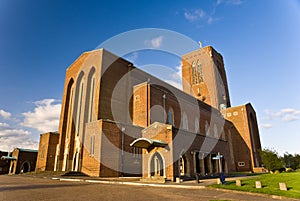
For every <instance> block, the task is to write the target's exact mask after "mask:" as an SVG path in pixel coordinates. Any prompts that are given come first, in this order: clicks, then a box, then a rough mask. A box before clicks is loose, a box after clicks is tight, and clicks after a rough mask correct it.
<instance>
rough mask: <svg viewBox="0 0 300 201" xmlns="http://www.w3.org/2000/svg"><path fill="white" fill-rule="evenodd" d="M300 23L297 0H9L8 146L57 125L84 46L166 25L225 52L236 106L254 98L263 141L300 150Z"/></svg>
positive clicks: (0, 82)
mask: <svg viewBox="0 0 300 201" xmlns="http://www.w3.org/2000/svg"><path fill="white" fill-rule="evenodd" d="M299 25H300V1H296V0H278V1H276V3H274V1H272V0H264V1H261V0H251V1H250V0H197V1H194V0H192V1H183V0H182V1H177V0H175V1H174V0H173V1H167V0H166V1H158V0H153V1H127V2H125V1H113V0H112V1H108V0H107V1H63V0H62V1H58V0H57V1H55V0H54V1H50V0H48V1H47V0H22V1H17V0H2V1H1V2H0V150H8V149H9V150H11V149H12V148H13V147H15V146H19V147H24V148H37V143H38V139H39V134H40V133H42V132H46V131H49V130H50V131H52V130H57V124H58V119H59V112H60V100H61V97H62V93H63V84H64V77H65V71H66V69H67V67H68V66H69V65H70V64H71V63H72V62H73V61H74V60H75V59H76V58H77V57H78V56H79V55H80V54H81V53H82V52H84V51H88V50H93V49H95V48H96V47H98V46H99V45H100V44H101V43H103V42H104V41H106V40H108V39H110V38H111V37H113V36H116V35H118V34H121V33H124V32H127V31H130V30H134V29H142V28H160V29H168V30H171V31H175V32H178V33H180V34H183V35H185V36H187V37H189V38H191V39H192V40H194V41H202V42H203V45H204V46H206V45H212V46H213V47H214V48H215V49H216V50H217V51H219V52H220V53H221V54H222V55H223V57H224V61H225V67H226V71H227V78H228V82H229V88H230V98H231V102H232V105H241V104H244V103H247V102H251V103H252V105H253V106H254V108H255V109H256V112H257V116H258V121H259V127H260V135H261V141H262V146H263V147H268V148H274V149H275V150H277V151H278V152H279V153H281V154H282V153H284V152H286V151H287V152H289V153H300V150H299V148H298V147H299V146H298V142H299V130H300V105H299V103H300V94H299V91H300V79H299V75H300V70H299V69H300V68H299V67H300V66H299V65H300V38H299V35H300V26H299ZM164 40H165V38H161V39H160V38H159V36H157V38H149V41H150V42H151V43H152V42H156V43H152V45H153V44H154V45H158V46H159V45H161V43H163V42H164ZM127 58H128V59H131V60H132V61H133V62H134V64H135V65H137V66H140V67H141V68H143V69H148V70H149V71H151V68H152V71H153V73H155V72H157V71H155V70H153V68H154V67H153V65H149V64H153V63H154V64H156V65H163V66H168V67H169V68H170V69H172V71H173V72H174V73H177V71H178V69H180V68H178V66H179V61H180V58H178V57H176V56H170V55H167V54H166V53H162V52H155V51H141V52H136V53H132V54H131V55H127ZM151 66H152V67H151ZM154 66H155V65H154ZM173 81H174V82H173V83H174V85H176V84H178V83H176V82H177V81H178V80H173Z"/></svg>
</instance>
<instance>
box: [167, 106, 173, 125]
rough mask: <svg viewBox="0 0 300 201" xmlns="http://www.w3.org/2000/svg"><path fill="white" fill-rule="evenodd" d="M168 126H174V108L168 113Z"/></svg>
mask: <svg viewBox="0 0 300 201" xmlns="http://www.w3.org/2000/svg"><path fill="white" fill-rule="evenodd" d="M168 124H170V125H173V126H174V111H173V108H172V107H170V108H169V111H168Z"/></svg>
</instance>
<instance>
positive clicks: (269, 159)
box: [260, 149, 284, 171]
mask: <svg viewBox="0 0 300 201" xmlns="http://www.w3.org/2000/svg"><path fill="white" fill-rule="evenodd" d="M260 156H261V159H262V162H263V164H264V167H265V168H266V169H267V170H269V171H275V170H279V169H281V168H283V166H284V162H283V160H282V159H280V157H279V156H278V153H277V152H276V151H275V150H271V149H263V150H262V151H260Z"/></svg>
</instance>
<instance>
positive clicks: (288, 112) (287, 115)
mask: <svg viewBox="0 0 300 201" xmlns="http://www.w3.org/2000/svg"><path fill="white" fill-rule="evenodd" d="M264 113H265V117H264V119H267V120H274V119H280V120H281V121H284V122H291V121H295V120H299V119H300V110H297V109H293V108H284V109H281V110H279V111H271V110H265V111H264Z"/></svg>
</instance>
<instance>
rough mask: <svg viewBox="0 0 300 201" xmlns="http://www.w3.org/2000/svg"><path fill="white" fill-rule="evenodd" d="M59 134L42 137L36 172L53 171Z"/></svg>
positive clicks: (54, 133)
mask: <svg viewBox="0 0 300 201" xmlns="http://www.w3.org/2000/svg"><path fill="white" fill-rule="evenodd" d="M58 141H59V134H58V133H56V132H48V133H44V134H41V135H40V144H39V150H40V151H39V152H38V156H37V161H36V171H53V170H54V163H55V154H56V146H57V144H58Z"/></svg>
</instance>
